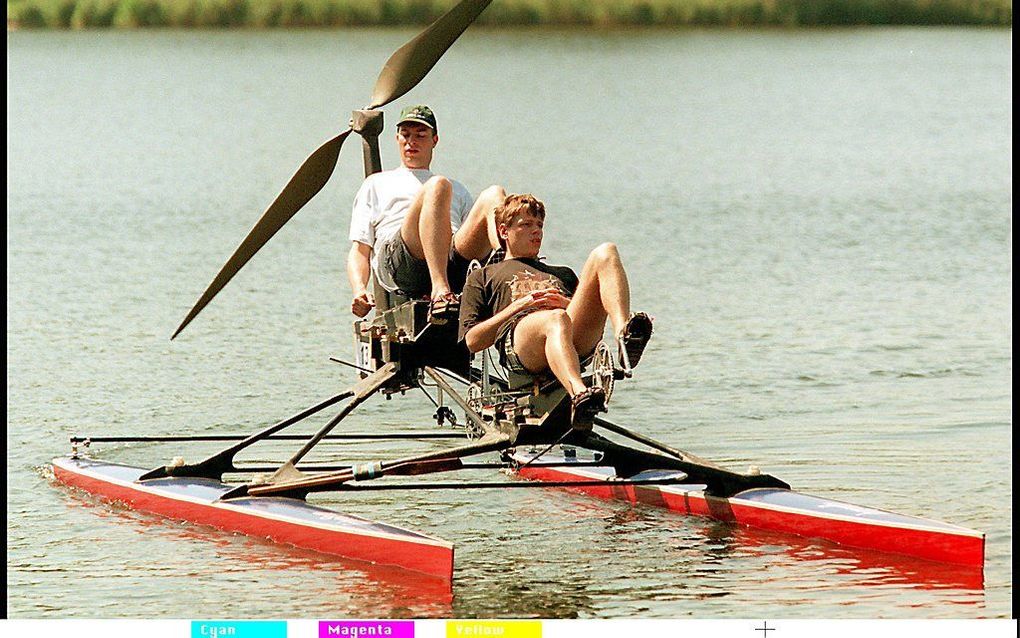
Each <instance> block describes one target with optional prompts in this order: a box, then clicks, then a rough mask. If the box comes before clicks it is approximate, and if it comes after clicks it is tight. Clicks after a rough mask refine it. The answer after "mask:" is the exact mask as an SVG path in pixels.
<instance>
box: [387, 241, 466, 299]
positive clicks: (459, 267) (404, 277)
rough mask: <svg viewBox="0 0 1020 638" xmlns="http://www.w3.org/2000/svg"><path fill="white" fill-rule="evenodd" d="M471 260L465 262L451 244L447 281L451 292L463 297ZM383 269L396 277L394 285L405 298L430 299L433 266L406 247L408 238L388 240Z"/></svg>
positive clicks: (447, 265)
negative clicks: (405, 241)
mask: <svg viewBox="0 0 1020 638" xmlns="http://www.w3.org/2000/svg"><path fill="white" fill-rule="evenodd" d="M470 263H471V262H470V260H468V259H465V258H464V257H462V256H461V255H460V253H458V252H457V251H456V250H454V248H453V242H450V256H449V260H448V261H447V263H446V277H447V279H449V281H450V289H451V290H452V291H453V292H456V293H460V292H461V291H462V290H464V281H465V280H466V279H467V269H468V266H469V265H470ZM379 264H380V267H381V268H383V269H385V270H386V272H387V273H388V274H389V275H390V277H392V279H393V284H394V285H395V286H396V287H397V289H398V291H399V292H400V294H402V295H404V296H405V297H412V298H414V297H427V296H428V294H429V293H430V292H431V291H432V278H431V277H429V266H428V264H427V263H425V260H424V259H418V258H417V257H415V256H414V255H413V254H411V250H410V249H409V248H408V247H407V244H406V243H404V238H403V237H401V236H400V233H397V234H396V235H394V236H393V238H392V239H388V240H386V242H385V243H383V245H382V248H381V249H380V254H379Z"/></svg>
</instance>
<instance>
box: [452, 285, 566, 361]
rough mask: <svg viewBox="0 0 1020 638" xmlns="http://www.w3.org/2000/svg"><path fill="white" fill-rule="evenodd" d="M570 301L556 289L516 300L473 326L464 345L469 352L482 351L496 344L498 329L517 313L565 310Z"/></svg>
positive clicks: (466, 335)
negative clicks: (525, 310) (529, 310)
mask: <svg viewBox="0 0 1020 638" xmlns="http://www.w3.org/2000/svg"><path fill="white" fill-rule="evenodd" d="M569 302H570V299H568V298H567V297H565V296H563V294H562V293H560V291H559V290H557V289H556V288H549V289H547V290H538V291H535V292H533V293H531V294H529V295H525V296H524V297H521V298H520V299H516V300H515V301H514V302H513V303H511V304H510V305H508V306H507V307H506V308H503V310H501V311H499V312H498V313H496V314H495V315H493V316H491V317H489V318H488V319H486V320H485V321H483V322H481V323H478V324H475V325H474V326H472V327H471V329H470V330H468V331H467V334H465V335H464V343H465V344H466V345H467V347H468V350H470V351H471V352H478V351H480V350H484V349H486V348H488V347H489V346H491V345H492V344H494V343H496V336H497V335H498V334H499V328H500V326H502V325H503V323H504V322H506V321H507V320H509V319H510V318H511V317H513V316H514V315H515V314H517V313H518V312H520V311H522V310H524V309H526V308H531V307H534V308H535V309H536V310H552V309H554V308H560V309H563V308H566V307H567V304H568V303H569Z"/></svg>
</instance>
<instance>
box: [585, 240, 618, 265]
mask: <svg viewBox="0 0 1020 638" xmlns="http://www.w3.org/2000/svg"><path fill="white" fill-rule="evenodd" d="M591 258H592V259H595V260H596V261H598V262H601V263H608V262H618V261H620V251H619V249H618V248H617V247H616V244H614V243H613V242H610V241H607V242H605V243H604V244H599V245H598V246H596V247H595V249H594V250H592V251H591Z"/></svg>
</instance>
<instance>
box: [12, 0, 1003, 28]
mask: <svg viewBox="0 0 1020 638" xmlns="http://www.w3.org/2000/svg"><path fill="white" fill-rule="evenodd" d="M456 1H457V0H7V25H8V29H12V28H26V29H29V28H37V29H88V28H124V29H134V28H146V27H155V28H160V27H164V28H259V29H264V28H300V27H317V28H338V27H354V26H399V25H414V26H417V25H424V24H428V23H429V22H431V21H432V20H434V19H435V18H436V17H437V16H439V15H441V14H442V13H443V12H444V11H445V10H446V9H448V8H449V7H451V6H452V5H453V4H455V2H456ZM1012 22H1013V5H1012V2H1011V1H1010V0H495V1H494V2H493V3H492V5H490V6H489V8H488V9H486V10H485V12H483V13H482V15H481V16H480V17H479V20H478V23H479V24H481V25H489V26H518V27H523V26H555V27H569V26H574V27H601V28H612V27H634V26H666V27H681V26H719V27H743V26H748V27H751V26H781V27H798V26H809V27H810V26H858V25H982V26H1012Z"/></svg>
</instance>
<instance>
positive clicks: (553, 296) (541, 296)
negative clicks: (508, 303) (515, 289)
mask: <svg viewBox="0 0 1020 638" xmlns="http://www.w3.org/2000/svg"><path fill="white" fill-rule="evenodd" d="M514 303H515V304H516V306H517V307H516V309H515V310H514V312H515V313H516V312H519V311H521V310H526V309H528V308H534V309H535V310H555V309H557V308H559V309H566V307H567V306H568V305H569V304H570V298H569V297H567V296H565V295H564V294H563V293H562V292H560V290H559V289H558V288H546V289H544V290H536V291H534V292H532V293H529V294H527V295H525V296H523V297H521V298H520V299H518V300H517V301H515V302H514Z"/></svg>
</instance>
